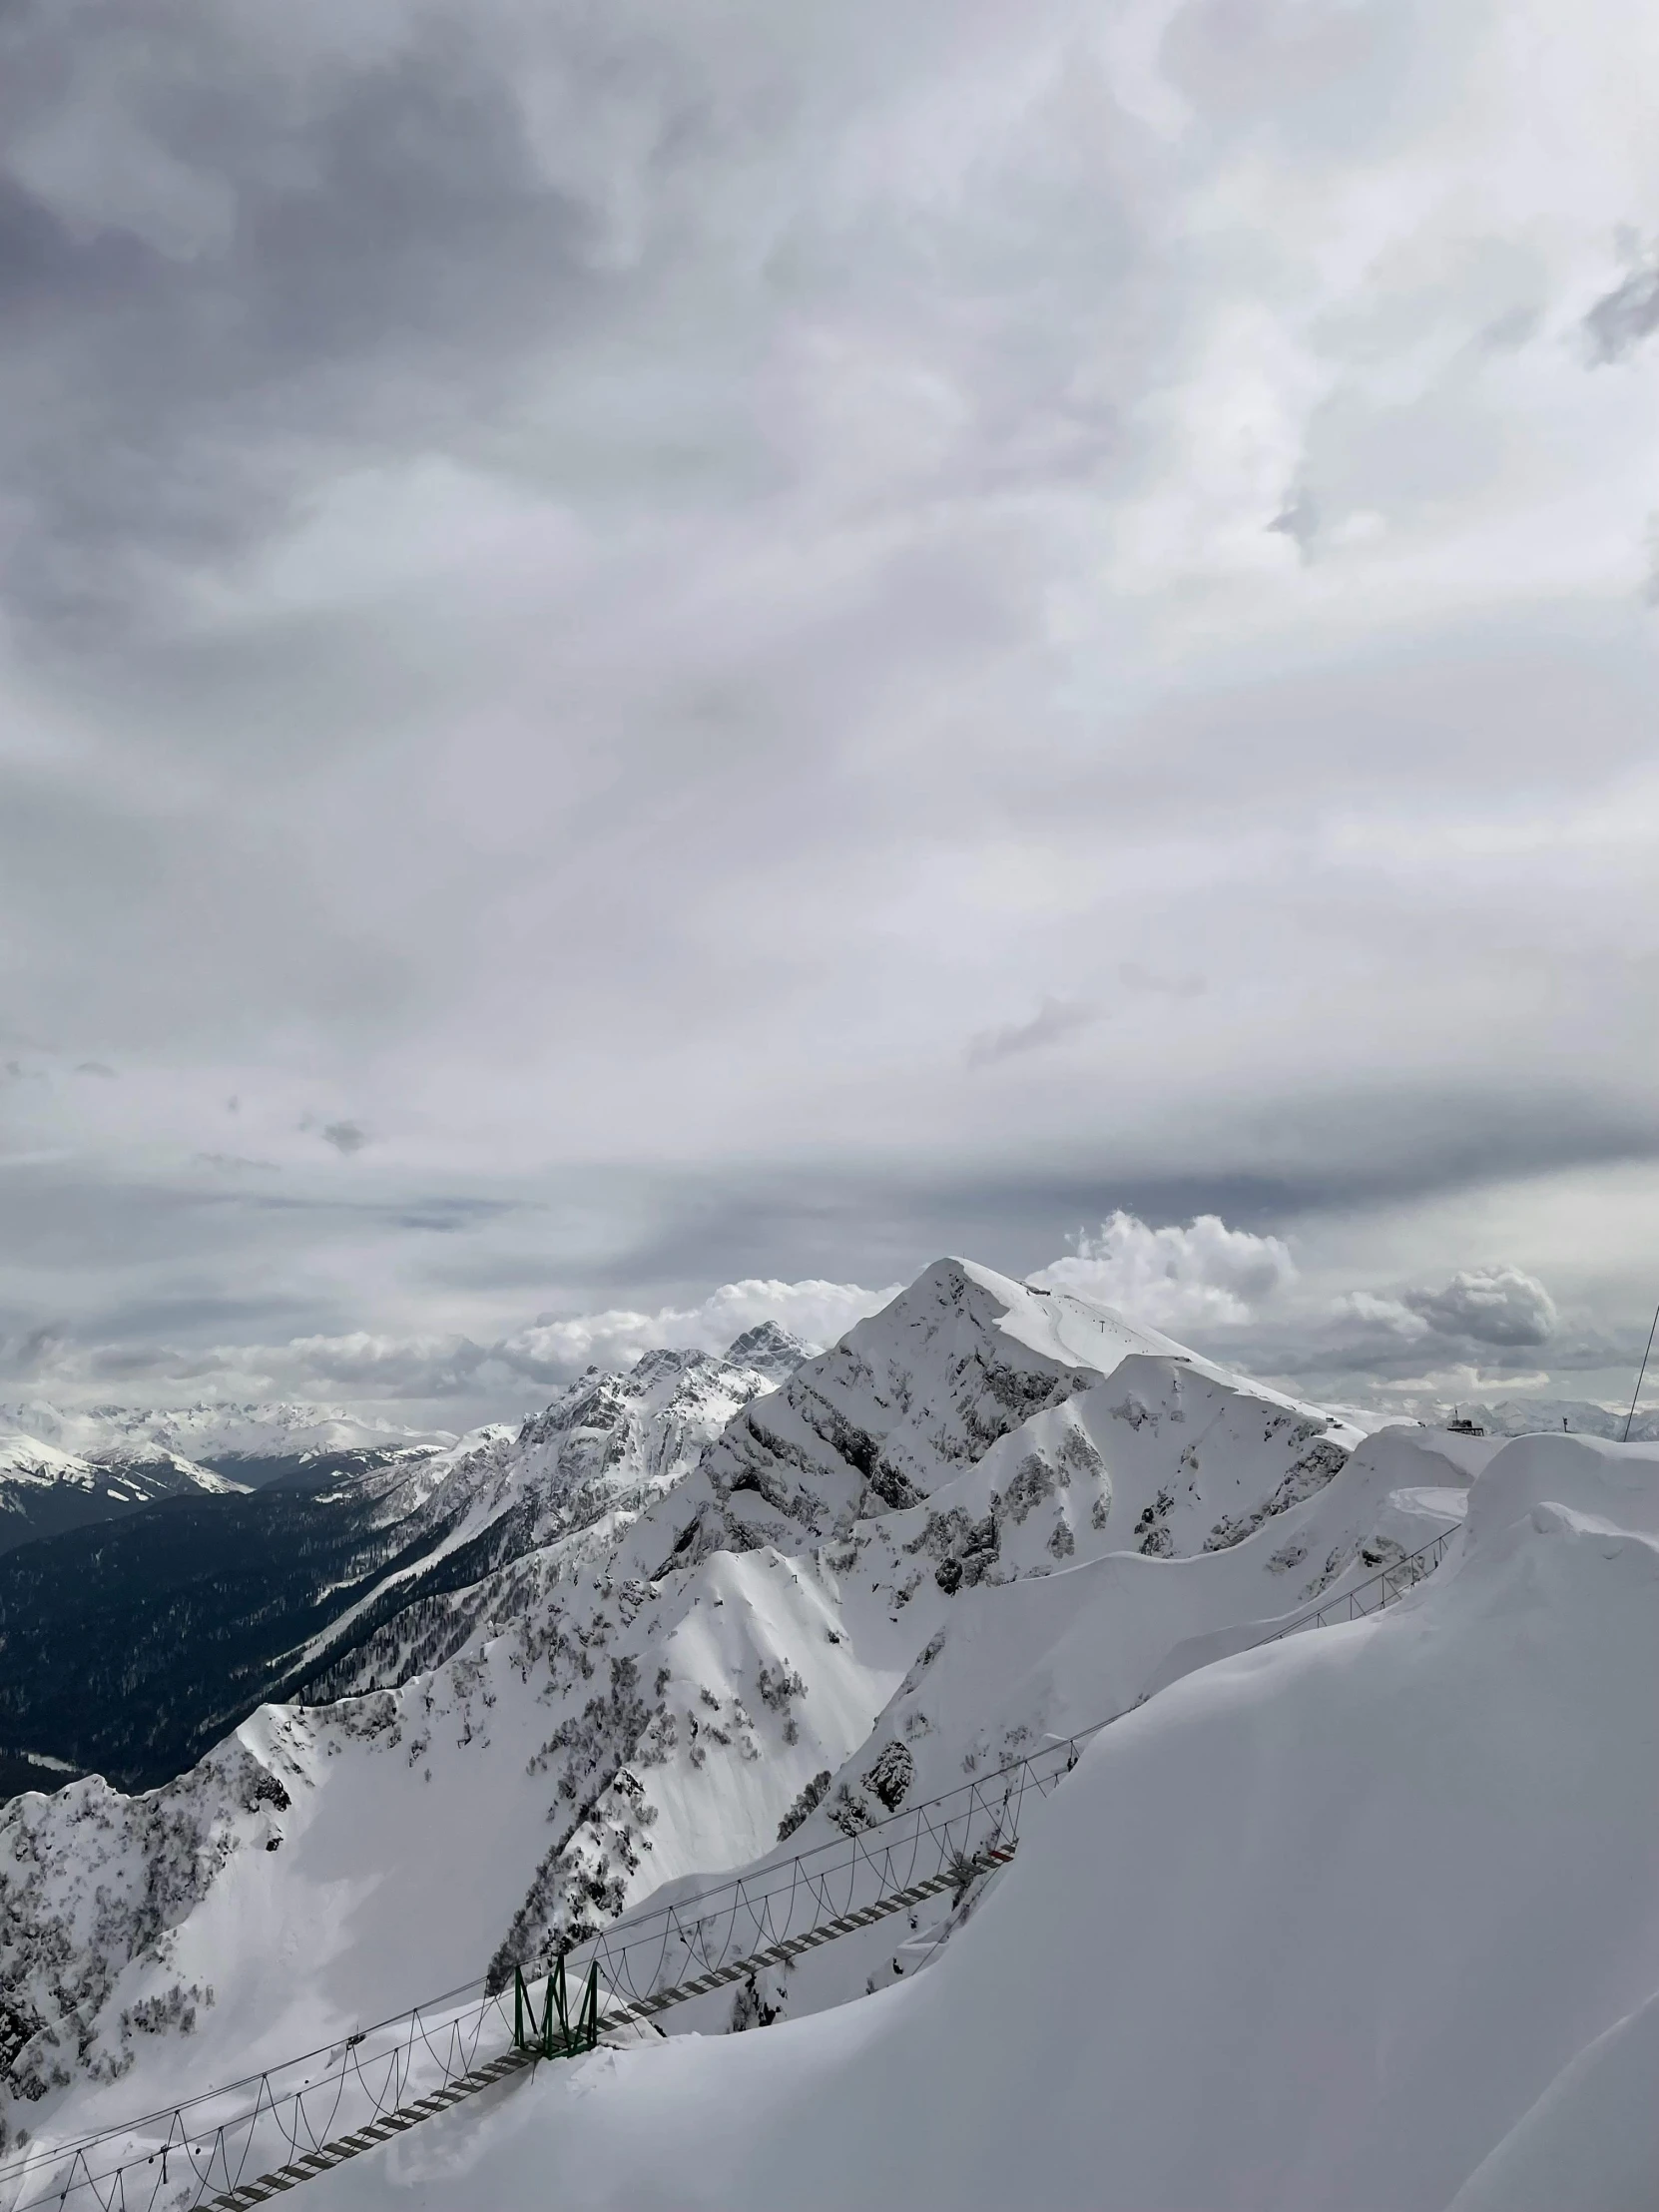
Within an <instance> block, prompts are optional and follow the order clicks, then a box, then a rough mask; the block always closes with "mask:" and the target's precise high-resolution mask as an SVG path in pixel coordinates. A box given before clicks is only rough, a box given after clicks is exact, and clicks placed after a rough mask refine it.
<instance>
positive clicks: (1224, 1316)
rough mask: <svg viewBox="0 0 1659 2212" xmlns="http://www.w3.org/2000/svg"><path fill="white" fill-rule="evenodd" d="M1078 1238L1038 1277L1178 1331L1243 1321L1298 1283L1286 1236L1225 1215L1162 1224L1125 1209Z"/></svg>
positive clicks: (1236, 1324)
mask: <svg viewBox="0 0 1659 2212" xmlns="http://www.w3.org/2000/svg"><path fill="white" fill-rule="evenodd" d="M1074 1244H1075V1248H1076V1249H1075V1250H1074V1251H1072V1252H1070V1253H1068V1254H1067V1255H1066V1257H1065V1258H1064V1259H1063V1260H1056V1261H1054V1262H1053V1263H1052V1265H1050V1266H1049V1267H1046V1268H1043V1269H1041V1270H1039V1272H1038V1273H1037V1274H1036V1275H1034V1276H1032V1277H1031V1281H1032V1282H1034V1283H1040V1284H1044V1285H1048V1286H1051V1287H1052V1288H1054V1289H1056V1290H1066V1291H1075V1292H1077V1293H1078V1295H1079V1296H1080V1297H1083V1298H1092V1299H1098V1300H1099V1301H1100V1302H1101V1303H1102V1304H1103V1305H1106V1306H1114V1307H1116V1308H1118V1309H1119V1311H1120V1312H1122V1313H1125V1314H1128V1315H1129V1316H1131V1317H1132V1318H1133V1319H1134V1320H1136V1321H1143V1322H1148V1323H1150V1324H1151V1325H1152V1326H1153V1327H1155V1328H1158V1329H1169V1330H1173V1331H1175V1332H1176V1333H1177V1334H1179V1333H1180V1332H1181V1331H1182V1330H1201V1329H1214V1328H1238V1327H1241V1326H1242V1325H1243V1324H1245V1323H1247V1322H1250V1321H1253V1320H1254V1319H1255V1318H1256V1316H1257V1313H1258V1311H1259V1310H1260V1309H1261V1308H1262V1307H1263V1306H1264V1305H1266V1304H1268V1303H1269V1302H1271V1301H1272V1300H1273V1299H1275V1298H1276V1297H1278V1295H1279V1294H1280V1293H1281V1292H1283V1291H1285V1290H1287V1289H1288V1288H1289V1287H1290V1286H1291V1285H1292V1284H1293V1283H1294V1282H1295V1281H1296V1272H1297V1271H1296V1262H1295V1261H1294V1260H1293V1259H1292V1257H1291V1252H1290V1247H1289V1246H1288V1245H1287V1244H1286V1243H1285V1242H1284V1240H1283V1238H1280V1237H1259V1236H1257V1235H1256V1234H1255V1233H1254V1232H1253V1231H1252V1230H1248V1229H1230V1228H1229V1227H1228V1226H1227V1224H1226V1222H1224V1221H1223V1220H1222V1219H1221V1216H1220V1215H1219V1214H1200V1215H1199V1216H1198V1217H1197V1219H1196V1220H1194V1221H1191V1222H1188V1223H1187V1224H1186V1225H1185V1226H1183V1225H1182V1224H1180V1223H1178V1222H1170V1223H1166V1224H1165V1225H1164V1226H1163V1227H1162V1228H1159V1229H1154V1228H1152V1227H1151V1226H1150V1225H1149V1224H1148V1223H1146V1222H1144V1221H1142V1220H1140V1218H1139V1217H1138V1216H1137V1215H1135V1214H1127V1213H1124V1212H1122V1211H1121V1210H1120V1211H1119V1212H1117V1213H1115V1214H1114V1215H1113V1216H1112V1218H1111V1220H1110V1221H1107V1222H1103V1223H1102V1224H1101V1226H1100V1228H1099V1229H1098V1230H1095V1231H1093V1232H1092V1233H1091V1232H1090V1231H1088V1230H1086V1229H1082V1230H1079V1231H1078V1233H1077V1236H1076V1238H1075V1239H1074Z"/></svg>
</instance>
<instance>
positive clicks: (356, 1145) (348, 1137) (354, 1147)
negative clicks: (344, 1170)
mask: <svg viewBox="0 0 1659 2212" xmlns="http://www.w3.org/2000/svg"><path fill="white" fill-rule="evenodd" d="M322 1141H323V1143H324V1144H331V1145H332V1146H333V1148H334V1150H335V1151H336V1152H339V1153H343V1154H344V1156H345V1157H346V1158H347V1159H349V1158H350V1156H351V1154H352V1153H353V1152H361V1150H362V1149H363V1146H364V1145H365V1144H367V1142H368V1131H367V1130H366V1129H364V1128H362V1127H361V1126H360V1125H359V1124H358V1123H356V1122H354V1121H330V1122H325V1123H324V1124H323V1128H322Z"/></svg>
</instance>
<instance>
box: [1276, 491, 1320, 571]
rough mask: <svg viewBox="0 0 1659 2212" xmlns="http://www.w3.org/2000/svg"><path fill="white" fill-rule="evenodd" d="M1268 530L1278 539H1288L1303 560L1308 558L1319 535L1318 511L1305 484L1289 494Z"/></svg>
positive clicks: (1316, 504)
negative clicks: (1277, 536)
mask: <svg viewBox="0 0 1659 2212" xmlns="http://www.w3.org/2000/svg"><path fill="white" fill-rule="evenodd" d="M1268 528H1269V530H1270V531H1274V532H1277V533H1278V535H1279V536H1280V537H1286V538H1289V539H1290V540H1291V542H1292V543H1293V544H1294V545H1295V547H1296V549H1297V551H1298V552H1299V553H1300V554H1301V555H1302V558H1303V559H1304V560H1307V559H1308V558H1309V556H1310V555H1311V554H1312V552H1313V550H1314V541H1315V540H1316V539H1317V538H1318V536H1319V534H1320V511H1319V506H1318V503H1317V502H1316V500H1315V498H1314V495H1313V493H1312V492H1311V491H1310V490H1309V489H1308V487H1307V485H1306V484H1304V485H1302V486H1300V487H1299V488H1297V489H1295V490H1293V491H1292V492H1291V493H1290V495H1289V496H1288V498H1287V499H1286V501H1285V504H1284V506H1283V507H1281V508H1280V510H1279V512H1278V514H1276V515H1275V516H1274V518H1273V520H1272V521H1271V522H1270V523H1269V524H1268Z"/></svg>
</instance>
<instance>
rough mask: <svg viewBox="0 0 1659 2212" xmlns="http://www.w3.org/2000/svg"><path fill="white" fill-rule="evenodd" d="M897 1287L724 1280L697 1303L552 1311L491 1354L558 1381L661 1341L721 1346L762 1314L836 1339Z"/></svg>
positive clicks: (520, 1370) (692, 1347) (811, 1335)
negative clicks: (653, 1309)
mask: <svg viewBox="0 0 1659 2212" xmlns="http://www.w3.org/2000/svg"><path fill="white" fill-rule="evenodd" d="M898 1289H899V1286H898V1285H896V1284H894V1285H892V1286H890V1287H889V1288H888V1289H887V1290H884V1291H866V1290H865V1289H863V1288H862V1286H861V1285H859V1284H857V1283H824V1282H818V1281H813V1280H809V1281H807V1282H804V1283H781V1282H775V1281H768V1280H764V1279H761V1278H756V1277H751V1278H749V1279H747V1280H746V1281H744V1282H741V1283H723V1284H722V1285H721V1287H720V1288H719V1290H716V1291H711V1292H710V1294H709V1296H708V1297H707V1298H705V1299H703V1300H701V1301H700V1302H699V1303H698V1304H697V1305H695V1306H685V1307H675V1306H665V1307H661V1308H659V1309H658V1311H657V1312H656V1313H652V1314H645V1313H636V1312H633V1311H631V1310H630V1309H628V1308H625V1307H613V1308H610V1309H608V1310H607V1311H605V1312H603V1313H597V1314H570V1315H565V1316H558V1317H549V1318H547V1319H545V1320H541V1321H538V1322H536V1323H535V1324H534V1326H533V1327H531V1328H528V1329H520V1330H517V1331H515V1332H514V1334H513V1335H512V1336H510V1337H505V1338H503V1339H502V1341H501V1343H500V1344H498V1345H497V1346H495V1347H494V1350H493V1353H492V1358H494V1359H496V1360H499V1361H500V1362H501V1363H502V1364H503V1365H504V1366H506V1367H508V1368H510V1369H512V1370H513V1371H514V1372H515V1373H516V1374H519V1375H523V1376H526V1377H528V1378H530V1379H531V1380H533V1381H535V1382H538V1383H559V1382H563V1381H565V1380H566V1379H567V1378H568V1377H570V1376H572V1375H576V1374H579V1373H580V1372H581V1370H582V1369H583V1368H585V1367H587V1366H589V1365H590V1364H592V1365H594V1366H596V1367H602V1368H615V1367H630V1366H632V1364H633V1363H634V1361H636V1360H637V1359H638V1358H639V1357H640V1355H641V1353H643V1352H649V1351H652V1350H653V1349H655V1348H656V1347H658V1346H661V1345H671V1346H673V1347H675V1348H676V1349H677V1350H679V1349H685V1350H689V1351H694V1352H724V1351H725V1350H726V1348H727V1346H728V1345H729V1344H730V1343H731V1342H732V1340H733V1338H734V1337H738V1336H741V1335H742V1333H743V1332H744V1330H746V1329H752V1328H754V1326H755V1324H756V1323H757V1322H763V1321H776V1322H781V1323H782V1324H783V1326H784V1327H785V1328H786V1329H788V1330H790V1331H792V1332H793V1334H794V1335H796V1336H797V1337H800V1338H801V1339H802V1340H803V1341H804V1342H805V1343H808V1344H813V1345H826V1344H833V1343H834V1341H835V1339H836V1338H837V1337H839V1336H840V1335H841V1334H842V1333H843V1332H844V1331H846V1330H848V1329H850V1328H851V1327H852V1325H853V1323H854V1322H858V1321H862V1320H863V1319H864V1317H865V1316H866V1315H867V1314H873V1313H877V1312H878V1311H879V1310H880V1309H881V1307H883V1306H885V1305H886V1303H887V1301H888V1300H889V1299H891V1298H894V1297H896V1296H897V1294H898Z"/></svg>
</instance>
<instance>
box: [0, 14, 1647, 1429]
mask: <svg viewBox="0 0 1659 2212" xmlns="http://www.w3.org/2000/svg"><path fill="white" fill-rule="evenodd" d="M1656 76H1659V12H1656V11H1655V10H1654V9H1653V8H1652V6H1651V5H1650V4H1647V0H1580V4H1578V5H1575V6H1572V7H1563V6H1561V5H1560V0H1129V4H1122V5H1119V4H1111V0H1017V4H1015V0H994V4H992V0H878V4H877V0H833V4H830V0H793V4H790V5H783V6H780V5H779V4H778V0H607V4H606V5H605V6H603V7H595V6H592V5H588V4H586V0H437V4H433V5H425V6H417V5H412V4H391V0H283V4H282V5H280V6H272V5H271V4H270V0H214V4H213V5H212V6H211V7H203V6H201V5H199V4H197V0H0V136H3V152H0V896H3V900H4V916H3V919H4V928H3V934H0V1336H3V1338H4V1340H5V1342H4V1350H3V1353H0V1394H3V1395H5V1396H7V1397H9V1398H11V1399H13V1400H16V1399H19V1398H25V1397H28V1396H31V1395H44V1396H49V1397H57V1398H84V1397H87V1396H88V1395H91V1396H94V1397H99V1396H102V1397H109V1398H123V1399H130V1400H135V1401H136V1400H149V1399H155V1400H168V1399H178V1398H190V1397H195V1396H202V1395H237V1396H247V1395H262V1394H274V1393H283V1394H300V1395H321V1396H324V1397H328V1398H343V1399H351V1400H359V1399H360V1400H365V1401H367V1400H386V1401H396V1402H397V1403H399V1404H403V1405H405V1406H408V1405H413V1406H416V1407H418V1406H420V1405H423V1404H424V1405H426V1407H427V1411H428V1414H429V1415H431V1417H436V1415H437V1412H438V1411H439V1410H441V1407H442V1406H443V1405H445V1404H447V1405H450V1406H451V1407H452V1408H453V1418H451V1417H450V1416H448V1415H446V1416H445V1418H446V1421H447V1423H448V1424H449V1425H453V1419H454V1418H460V1417H462V1416H463V1415H464V1416H465V1417H468V1418H470V1417H473V1416H474V1415H475V1414H478V1413H482V1412H485V1411H490V1410H497V1409H498V1410H509V1409H516V1408H518V1407H520V1406H522V1405H524V1404H527V1403H529V1402H532V1401H533V1400H534V1398H535V1396H536V1394H537V1393H538V1391H544V1390H545V1389H546V1387H547V1386H548V1384H549V1383H552V1382H554V1381H556V1380H557V1379H558V1377H559V1376H560V1375H561V1374H564V1373H567V1372H569V1370H570V1368H571V1366H572V1364H573V1363H574V1364H575V1365H576V1366H580V1365H581V1364H582V1363H583V1361H585V1360H586V1359H588V1358H601V1357H603V1358H609V1357H614V1356H617V1355H618V1354H619V1353H621V1354H626V1353H627V1352H629V1351H631V1350H637V1349H639V1347H640V1346H641V1345H643V1344H645V1343H648V1342H652V1341H656V1340H657V1339H659V1338H662V1337H665V1336H666V1337H668V1338H671V1339H687V1340H690V1341H698V1342H703V1341H708V1342H710V1343H711V1344H713V1343H715V1342H718V1341H719V1340H720V1339H721V1336H722V1333H723V1332H727V1333H730V1332H728V1324H731V1325H732V1326H733V1328H734V1329H735V1327H737V1326H742V1324H743V1323H744V1322H746V1321H748V1320H751V1319H754V1318H757V1317H758V1316H759V1315H760V1314H762V1313H765V1312H775V1313H777V1314H779V1315H780V1316H781V1317H782V1318H784V1319H787V1320H791V1321H792V1323H793V1324H794V1325H795V1326H796V1327H797V1328H798V1329H800V1330H801V1331H802V1333H803V1334H807V1335H816V1336H820V1337H823V1336H829V1335H833V1334H834V1333H835V1332H836V1331H838V1330H839V1329H840V1328H842V1327H844V1326H845V1325H846V1323H847V1321H848V1320H850V1319H851V1318H853V1317H854V1316H855V1315H856V1314H857V1313H858V1312H861V1311H864V1310H866V1309H867V1308H868V1307H869V1306H870V1305H872V1304H873V1303H874V1302H875V1301H876V1299H877V1298H878V1296H879V1294H881V1293H882V1292H883V1291H885V1290H887V1289H888V1288H889V1287H890V1286H892V1285H893V1284H895V1283H898V1282H901V1281H903V1280H904V1279H906V1278H907V1277H908V1276H910V1275H912V1274H914V1273H915V1272H916V1270H917V1269H918V1268H920V1267H921V1266H922V1265H924V1264H925V1263H926V1262H927V1261H928V1260H930V1259H931V1258H933V1257H935V1256H936V1255H937V1254H938V1253H940V1252H942V1251H947V1250H957V1251H964V1252H966V1253H968V1254H970V1255H971V1256H973V1257H976V1258H980V1259H983V1260H985V1261H986V1262H988V1263H989V1264H991V1265H993V1266H997V1267H1000V1268H1003V1269H1005V1270H1008V1271H1010V1272H1014V1273H1025V1272H1027V1271H1030V1270H1035V1269H1039V1268H1044V1267H1052V1266H1054V1265H1055V1264H1056V1263H1059V1264H1060V1273H1059V1274H1057V1275H1056V1276H1055V1277H1054V1280H1062V1279H1070V1280H1076V1281H1078V1282H1080V1283H1084V1284H1085V1285H1086V1286H1087V1287H1091V1288H1093V1289H1094V1290H1096V1291H1097V1292H1100V1293H1101V1294H1103V1295H1111V1296H1115V1297H1121V1298H1124V1299H1126V1300H1129V1301H1130V1302H1132V1303H1135V1304H1136V1305H1138V1307H1139V1308H1140V1310H1142V1311H1144V1312H1146V1313H1147V1314H1148V1315H1149V1317H1150V1318H1153V1319H1157V1320H1162V1321H1163V1322H1164V1323H1165V1325H1166V1326H1171V1327H1175V1328H1177V1329H1178V1330H1184V1331H1185V1332H1186V1333H1187V1334H1188V1335H1190V1336H1195V1337H1197V1338H1198V1339H1200V1340H1201V1341H1202V1342H1203V1343H1204V1344H1205V1345H1206V1346H1207V1347H1208V1348H1210V1349H1216V1350H1220V1351H1223V1352H1225V1353H1227V1354H1228V1355H1229V1356H1231V1357H1236V1358H1239V1359H1241V1360H1242V1359H1246V1358H1248V1359H1249V1360H1250V1361H1252V1362H1254V1364H1255V1365H1256V1366H1257V1367H1258V1369H1259V1370H1261V1371H1264V1372H1269V1373H1273V1374H1277V1375H1280V1376H1284V1377H1294V1378H1297V1379H1299V1380H1300V1381H1301V1383H1302V1384H1303V1386H1304V1387H1307V1388H1310V1389H1313V1388H1315V1387H1316V1386H1317V1387H1318V1388H1320V1389H1324V1390H1326V1391H1328V1392H1341V1393H1346V1394H1347V1395H1350V1396H1353V1395H1355V1394H1356V1393H1360V1392H1364V1391H1367V1390H1373V1391H1375V1390H1384V1389H1408V1388H1412V1387H1416V1386H1418V1385H1421V1386H1424V1387H1427V1386H1430V1385H1433V1386H1435V1387H1443V1388H1444V1390H1445V1391H1446V1392H1447V1393H1448V1394H1453V1393H1462V1394H1468V1393H1469V1392H1470V1391H1471V1390H1472V1389H1474V1388H1476V1387H1480V1388H1485V1387H1487V1386H1488V1385H1491V1386H1493V1387H1496V1386H1498V1385H1501V1386H1502V1387H1504V1388H1508V1387H1511V1386H1514V1385H1516V1384H1527V1383H1531V1384H1534V1385H1536V1384H1538V1383H1540V1382H1541V1380H1542V1379H1545V1378H1548V1379H1550V1383H1549V1386H1550V1387H1552V1388H1558V1389H1561V1390H1564V1391H1568V1392H1571V1393H1572V1394H1610V1395H1616V1394H1617V1392H1618V1390H1619V1388H1620V1387H1621V1386H1627V1385H1628V1377H1629V1371H1630V1369H1631V1368H1632V1367H1633V1366H1634V1362H1635V1359H1636V1358H1637V1357H1638V1356H1639V1353H1640V1345H1641V1340H1642V1339H1643V1338H1644V1337H1645V1335H1646V1327H1647V1321H1648V1319H1649V1316H1650V1315H1651V1311H1652V1305H1653V1300H1654V1298H1655V1297H1659V1157H1656V1156H1659V1114H1656V1110H1655V1074H1656V1068H1655V1048H1656V1039H1659V1019H1656V1015H1659V745H1656V742H1655V731H1656V720H1655V707H1656V702H1659V687H1656V681H1655V679H1656V675H1659V136H1656V134H1655V132H1654V130H1653V117H1652V102H1651V88H1652V86H1653V84H1654V82H1655V80H1656ZM1195 1224H1196V1226H1194V1225H1195Z"/></svg>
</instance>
